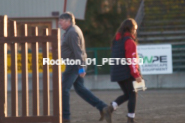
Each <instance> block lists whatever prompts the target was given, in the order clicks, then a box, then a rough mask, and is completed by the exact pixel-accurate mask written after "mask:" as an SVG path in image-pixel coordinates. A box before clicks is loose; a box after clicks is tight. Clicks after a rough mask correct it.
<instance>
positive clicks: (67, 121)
mask: <svg viewBox="0 0 185 123" xmlns="http://www.w3.org/2000/svg"><path fill="white" fill-rule="evenodd" d="M62 123H70V120H68V119H62Z"/></svg>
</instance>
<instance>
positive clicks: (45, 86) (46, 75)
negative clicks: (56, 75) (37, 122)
mask: <svg viewBox="0 0 185 123" xmlns="http://www.w3.org/2000/svg"><path fill="white" fill-rule="evenodd" d="M48 31H49V30H48V28H47V29H44V30H43V32H44V35H45V36H48ZM42 54H43V58H49V42H43V43H42ZM49 78H50V77H49V65H43V109H44V115H50V93H49Z"/></svg>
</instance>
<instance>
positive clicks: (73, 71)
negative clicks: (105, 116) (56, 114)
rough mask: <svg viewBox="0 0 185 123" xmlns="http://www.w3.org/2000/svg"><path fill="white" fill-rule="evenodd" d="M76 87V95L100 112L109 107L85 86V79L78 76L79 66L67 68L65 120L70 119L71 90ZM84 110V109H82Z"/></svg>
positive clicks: (64, 91) (64, 104) (63, 92)
mask: <svg viewBox="0 0 185 123" xmlns="http://www.w3.org/2000/svg"><path fill="white" fill-rule="evenodd" d="M72 85H74V89H75V91H76V93H77V94H78V95H79V96H80V97H81V98H82V99H84V100H85V101H86V102H88V103H89V104H91V105H92V106H93V107H96V108H97V109H98V110H99V111H102V109H103V108H104V107H105V106H107V105H106V104H105V103H104V102H103V101H101V100H100V99H98V98H97V97H96V96H94V95H93V94H92V92H91V91H89V90H88V89H87V88H86V87H85V86H84V79H83V78H82V77H80V76H79V75H78V66H69V65H68V66H66V70H65V72H64V73H63V74H62V107H63V110H62V115H63V119H70V105H69V101H70V89H71V87H72ZM82 108H83V107H82Z"/></svg>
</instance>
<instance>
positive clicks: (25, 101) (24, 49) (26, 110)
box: [21, 24, 29, 116]
mask: <svg viewBox="0 0 185 123" xmlns="http://www.w3.org/2000/svg"><path fill="white" fill-rule="evenodd" d="M27 35H28V26H27V24H24V25H21V36H25V37H26V36H27ZM21 49H22V51H21V56H22V60H21V63H22V115H23V116H28V115H29V108H28V106H29V97H28V96H29V95H28V44H27V43H26V42H24V43H21Z"/></svg>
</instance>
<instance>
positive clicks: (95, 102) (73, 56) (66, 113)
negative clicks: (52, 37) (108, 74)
mask: <svg viewBox="0 0 185 123" xmlns="http://www.w3.org/2000/svg"><path fill="white" fill-rule="evenodd" d="M59 24H60V26H61V28H62V29H63V30H65V31H66V32H65V33H64V35H63V38H62V48H61V49H62V58H63V59H67V58H68V59H70V60H80V61H81V64H82V65H85V60H86V57H87V56H86V50H85V40H84V37H83V33H82V31H81V29H80V28H79V27H78V26H77V25H75V17H74V15H73V14H72V13H70V12H65V13H63V14H62V15H61V16H60V18H59ZM85 74H86V72H85V68H84V67H83V66H81V65H66V70H65V71H64V73H63V74H62V107H63V110H62V111H63V123H70V105H69V100H70V89H71V87H72V85H74V89H75V91H76V93H77V94H78V95H79V96H80V97H81V98H82V99H84V100H85V101H86V102H88V103H89V104H91V105H92V106H94V107H96V108H97V109H98V110H99V111H100V114H101V118H100V120H103V117H105V119H106V120H107V122H109V121H111V120H110V118H111V117H110V116H111V114H110V113H109V112H107V110H108V107H107V105H106V104H105V103H104V102H103V101H101V100H99V99H98V98H97V97H96V96H94V95H93V94H92V93H91V92H90V91H89V90H88V89H87V88H86V87H85V86H84V78H83V77H84V76H85Z"/></svg>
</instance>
